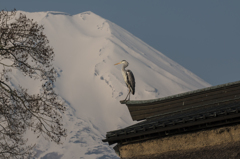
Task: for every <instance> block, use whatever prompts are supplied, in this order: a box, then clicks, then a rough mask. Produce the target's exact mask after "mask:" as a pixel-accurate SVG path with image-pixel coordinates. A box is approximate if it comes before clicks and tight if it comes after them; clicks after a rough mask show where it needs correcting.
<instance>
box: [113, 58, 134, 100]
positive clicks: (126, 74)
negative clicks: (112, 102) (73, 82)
mask: <svg viewBox="0 0 240 159" xmlns="http://www.w3.org/2000/svg"><path fill="white" fill-rule="evenodd" d="M118 64H123V67H122V75H123V78H124V81H125V83H126V85H127V87H128V89H129V92H128V94H127V97H128V96H129V99H128V100H130V92H131V93H132V94H133V95H134V93H135V79H134V76H133V73H132V71H130V70H125V68H126V67H127V66H128V62H127V61H126V60H122V61H121V62H119V63H116V64H115V65H118ZM127 97H126V98H125V101H126V100H127Z"/></svg>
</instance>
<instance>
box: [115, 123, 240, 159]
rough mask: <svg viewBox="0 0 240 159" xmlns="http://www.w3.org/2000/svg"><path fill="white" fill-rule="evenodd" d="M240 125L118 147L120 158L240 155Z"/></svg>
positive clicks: (199, 157) (175, 158)
mask: <svg viewBox="0 0 240 159" xmlns="http://www.w3.org/2000/svg"><path fill="white" fill-rule="evenodd" d="M239 147H240V125H234V126H226V127H221V128H216V129H212V130H205V131H199V132H194V133H188V134H179V135H175V136H170V137H165V138H160V139H154V140H148V141H144V142H140V143H133V144H127V145H122V146H119V151H120V156H121V158H122V159H148V158H149V159H150V158H151V159H155V158H156V159H157V158H161V159H169V158H174V159H182V158H194V159H202V158H206V159H207V158H209V159H210V158H211V159H212V158H218V159H225V158H228V159H230V158H234V159H235V158H236V159H239V158H240V149H239Z"/></svg>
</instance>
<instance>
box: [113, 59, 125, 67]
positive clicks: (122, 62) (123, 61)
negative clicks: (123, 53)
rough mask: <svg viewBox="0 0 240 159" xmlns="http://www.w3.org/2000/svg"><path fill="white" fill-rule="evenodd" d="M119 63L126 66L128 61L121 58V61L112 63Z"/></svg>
mask: <svg viewBox="0 0 240 159" xmlns="http://www.w3.org/2000/svg"><path fill="white" fill-rule="evenodd" d="M119 64H123V65H125V66H128V62H127V61H126V60H122V61H121V62H119V63H116V64H114V65H119Z"/></svg>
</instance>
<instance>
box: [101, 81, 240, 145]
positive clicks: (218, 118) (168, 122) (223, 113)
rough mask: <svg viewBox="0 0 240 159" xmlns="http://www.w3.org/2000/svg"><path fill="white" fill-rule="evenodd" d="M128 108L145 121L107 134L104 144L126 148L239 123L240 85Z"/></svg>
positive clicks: (134, 116) (131, 105)
mask: <svg viewBox="0 0 240 159" xmlns="http://www.w3.org/2000/svg"><path fill="white" fill-rule="evenodd" d="M122 103H124V102H122ZM125 104H126V105H127V106H128V108H129V111H130V113H131V116H132V117H133V118H135V119H136V118H137V117H138V115H139V114H140V115H142V116H144V121H141V122H139V123H137V124H134V125H132V126H129V127H126V128H124V129H120V130H115V131H110V132H107V135H106V139H104V140H103V142H108V143H109V144H114V143H122V144H123V143H129V142H136V141H141V140H147V139H151V138H158V137H163V136H168V135H173V134H178V133H185V132H189V131H196V130H200V129H206V128H212V127H216V126H223V125H229V124H235V123H239V122H240V113H239V112H240V81H238V82H233V83H228V84H224V85H219V86H214V87H208V88H205V89H199V90H196V91H190V92H187V93H182V94H178V95H174V96H169V97H165V98H159V99H154V100H145V101H128V102H125ZM138 119H140V118H138Z"/></svg>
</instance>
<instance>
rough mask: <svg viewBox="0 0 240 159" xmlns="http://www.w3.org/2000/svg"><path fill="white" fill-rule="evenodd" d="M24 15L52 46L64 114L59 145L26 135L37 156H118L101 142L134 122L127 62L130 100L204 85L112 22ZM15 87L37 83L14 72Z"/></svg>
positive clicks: (87, 17) (87, 158) (88, 158)
mask: <svg viewBox="0 0 240 159" xmlns="http://www.w3.org/2000/svg"><path fill="white" fill-rule="evenodd" d="M20 12H22V13H23V14H26V16H27V17H28V18H30V19H34V21H37V22H38V23H39V24H42V25H43V26H44V28H45V30H44V32H45V34H46V35H47V37H48V39H49V41H50V45H51V46H52V47H53V48H54V52H55V61H54V66H55V68H57V70H58V78H57V81H56V83H55V89H56V92H58V94H59V95H60V97H61V98H62V99H63V100H64V101H65V103H66V105H67V112H66V114H64V115H63V118H64V123H65V127H66V129H67V134H68V136H67V138H66V140H65V141H63V144H62V145H55V144H54V143H51V142H48V141H45V140H43V139H41V138H40V139H35V138H34V135H33V134H31V133H29V132H28V133H27V134H26V135H28V138H30V140H29V142H31V143H37V147H36V151H37V152H38V155H37V158H39V159H40V158H43V159H50V158H54V157H55V158H62V159H68V158H82V159H83V158H84V159H97V158H101V159H103V158H106V159H107V158H109V159H114V158H117V156H116V154H115V153H114V151H113V150H112V149H111V148H110V147H109V146H108V145H106V144H104V143H102V141H101V139H103V138H104V136H105V134H106V132H107V131H110V130H115V129H119V128H123V127H126V126H129V125H131V124H133V121H132V119H131V117H130V114H129V112H128V110H127V108H126V106H125V105H121V104H120V103H119V101H120V100H123V99H125V97H126V95H127V93H128V89H127V87H126V85H125V83H124V80H123V77H122V74H121V66H114V64H115V63H117V62H120V61H122V60H127V61H128V62H129V66H128V67H127V68H128V69H131V71H132V72H133V74H134V76H135V80H136V92H135V95H134V96H131V99H132V100H144V99H153V98H160V97H165V96H168V95H173V94H177V93H182V92H186V91H190V90H194V89H198V88H203V87H207V86H210V85H209V84H208V83H206V82H205V81H203V80H202V79H200V78H199V77H197V76H196V75H194V74H193V73H191V72H190V71H188V70H186V69H185V68H183V67H182V66H180V65H179V64H177V63H176V62H174V61H172V60H171V59H169V58H168V57H166V56H165V55H163V54H162V53H160V52H159V51H157V50H155V49H154V48H152V47H151V46H149V45H147V44H146V43H144V42H143V41H141V40H140V39H138V38H136V37H135V36H133V35H132V34H131V33H129V32H128V31H126V30H124V29H123V28H121V27H119V26H117V25H116V24H114V23H112V22H110V21H108V20H106V19H104V18H102V17H100V16H98V15H96V14H94V13H92V12H90V11H88V12H84V13H80V14H76V15H72V16H71V15H68V14H66V13H62V12H35V13H28V12H23V11H18V13H17V14H19V13H20ZM11 82H12V83H13V84H14V85H18V84H20V85H23V86H24V87H27V88H28V89H29V91H33V92H37V91H38V88H39V87H38V84H37V82H38V81H31V80H30V79H25V78H24V77H23V75H21V74H19V72H17V71H16V72H13V75H12V81H11Z"/></svg>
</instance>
